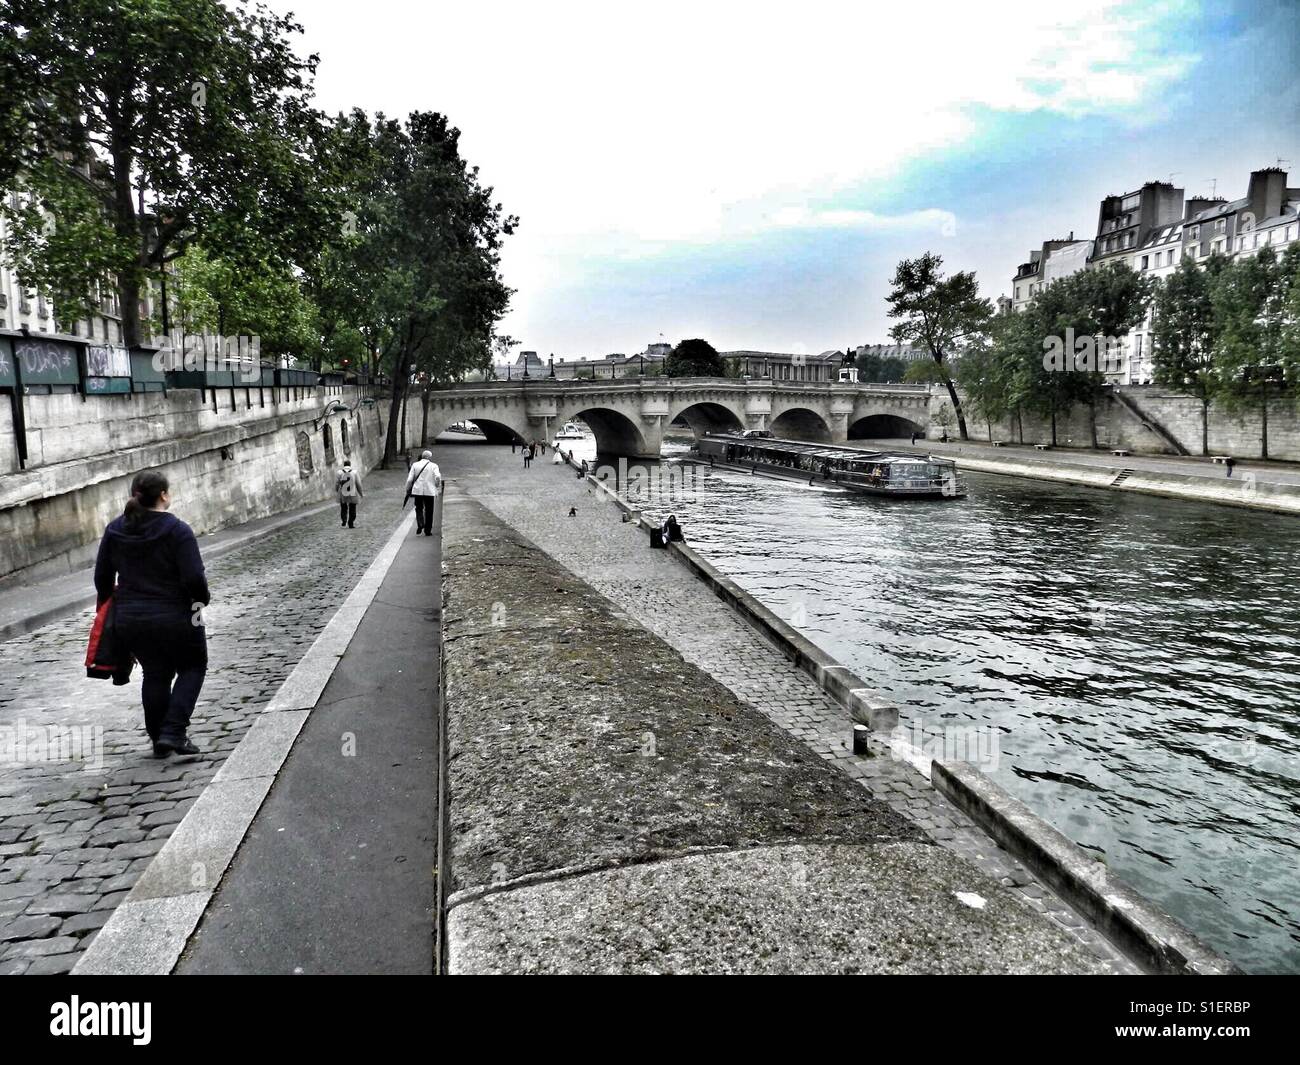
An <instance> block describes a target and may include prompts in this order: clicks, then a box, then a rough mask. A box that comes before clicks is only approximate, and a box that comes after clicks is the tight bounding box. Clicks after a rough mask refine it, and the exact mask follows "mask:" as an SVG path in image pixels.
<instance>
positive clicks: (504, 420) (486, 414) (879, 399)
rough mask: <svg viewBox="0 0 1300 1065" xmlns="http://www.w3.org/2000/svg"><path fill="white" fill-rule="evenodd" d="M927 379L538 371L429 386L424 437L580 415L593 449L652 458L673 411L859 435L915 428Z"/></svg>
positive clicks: (798, 432)
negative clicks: (557, 374)
mask: <svg viewBox="0 0 1300 1065" xmlns="http://www.w3.org/2000/svg"><path fill="white" fill-rule="evenodd" d="M930 398H931V397H930V389H929V387H928V386H927V385H856V384H852V385H851V384H838V383H828V382H817V383H813V382H799V381H772V380H768V379H763V380H753V379H751V380H743V379H742V380H737V379H734V378H728V377H680V378H672V377H637V378H614V379H612V380H608V381H592V380H576V381H574V380H567V381H558V380H553V379H551V378H543V377H539V378H536V379H534V380H524V381H491V382H487V383H485V384H473V385H457V386H454V387H452V388H447V389H440V390H436V391H434V392H432V393H431V394H430V399H429V420H428V436H429V438H430V439H432V438H433V437H435V436H436V435H437V434H438V433H440V432H442V431H443V430H444V429H445V428H446V427H447V426H449V425H451V424H452V423H453V422H458V421H470V422H473V423H474V424H475V425H477V426H478V427H479V428H480V429H482V430H483V432H484V434H485V435H486V436H487V438H488V439H489V440H490V441H494V442H500V443H504V442H509V441H510V440H535V439H538V440H540V439H545V440H551V439H554V436H555V433H556V432H558V431H559V429H560V427H561V426H563V424H564V423H565V422H566V421H571V420H573V419H577V418H581V419H582V420H583V421H584V422H586V424H587V425H588V426H589V427H590V428H591V430H592V432H593V433H594V434H595V436H596V446H597V449H598V450H599V451H600V452H601V453H602V454H609V455H625V456H627V457H629V458H656V457H658V455H659V447H660V444H661V443H662V442H663V434H664V430H665V429H666V428H667V427H668V425H670V424H671V423H673V422H674V421H677V420H678V419H679V418H680V419H681V420H682V421H684V422H685V423H686V424H687V425H689V426H690V428H691V429H692V431H693V432H694V433H695V435H696V436H697V437H698V436H699V435H700V434H702V433H708V432H722V431H727V430H740V429H770V430H772V432H773V433H775V434H776V435H777V436H779V437H784V438H787V439H791V440H817V441H827V442H840V441H844V440H848V439H852V438H859V437H902V436H908V435H910V434H911V433H913V432H915V433H919V434H922V435H924V434H925V433H926V432H927V430H928V429H929V427H930Z"/></svg>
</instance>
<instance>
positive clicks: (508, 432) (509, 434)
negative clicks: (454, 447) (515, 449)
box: [433, 414, 525, 444]
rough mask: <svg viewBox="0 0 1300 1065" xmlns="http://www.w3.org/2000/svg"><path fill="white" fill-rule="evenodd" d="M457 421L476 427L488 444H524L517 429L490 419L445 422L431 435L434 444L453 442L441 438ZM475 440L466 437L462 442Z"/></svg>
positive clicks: (454, 419)
mask: <svg viewBox="0 0 1300 1065" xmlns="http://www.w3.org/2000/svg"><path fill="white" fill-rule="evenodd" d="M443 417H446V415H445V414H444V415H443ZM459 421H466V422H469V423H470V424H471V425H477V426H478V427H479V428H480V429H482V430H483V440H484V441H485V442H486V443H489V444H511V443H514V444H522V443H524V442H525V441H524V436H523V434H522V433H520V432H519V430H518V429H516V428H514V427H513V426H511V425H507V424H506V423H505V422H499V421H495V420H494V419H492V418H452V419H451V421H449V422H447V423H446V424H445V425H444V426H443V427H442V428H441V429H439V430H438V431H437V432H435V433H434V434H433V440H434V442H436V443H439V444H450V443H453V442H455V441H452V440H450V439H448V438H447V437H445V436H443V434H444V433H446V432H447V430H448V429H449V428H451V426H453V425H454V424H455V423H456V422H459ZM452 435H454V434H452ZM476 439H477V438H475V437H472V436H467V437H466V438H465V441H464V442H465V443H470V442H474V441H476Z"/></svg>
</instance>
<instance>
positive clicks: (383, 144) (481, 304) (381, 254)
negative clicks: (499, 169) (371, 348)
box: [351, 112, 518, 467]
mask: <svg viewBox="0 0 1300 1065" xmlns="http://www.w3.org/2000/svg"><path fill="white" fill-rule="evenodd" d="M370 136H371V137H372V139H373V145H374V153H375V156H376V158H377V160H378V162H377V164H376V166H375V168H374V180H373V183H372V187H371V188H370V190H369V195H368V196H367V198H366V200H365V201H364V202H363V203H361V204H359V205H358V210H357V212H356V213H357V217H358V236H359V239H358V241H357V244H356V246H355V248H353V249H352V252H351V256H352V257H351V264H352V266H353V268H354V269H355V270H356V271H357V275H358V277H360V278H361V279H363V281H364V284H365V285H366V287H367V290H368V292H369V294H370V296H369V300H368V303H367V316H368V318H369V321H368V322H367V323H366V325H365V326H364V327H363V328H364V330H365V331H366V332H367V336H368V339H369V340H370V341H371V342H372V343H373V344H375V345H376V348H375V350H376V351H378V352H379V355H378V360H379V362H380V364H381V365H384V366H387V367H391V372H392V382H393V384H392V389H393V391H392V400H391V407H390V412H389V419H388V433H387V437H386V439H385V442H384V458H383V465H384V466H385V467H387V465H388V464H389V463H390V462H391V461H392V460H393V459H394V457H395V456H396V455H397V453H398V431H399V426H400V423H401V419H400V415H401V411H402V410H403V409H404V403H405V400H406V397H407V396H408V394H409V392H410V387H411V385H412V384H414V383H417V382H418V383H420V384H421V385H422V386H423V390H424V392H425V395H424V399H425V401H426V403H427V399H428V396H427V390H428V388H430V387H432V386H433V385H435V384H437V383H440V382H446V381H451V380H454V379H455V378H456V377H457V375H459V374H463V373H464V372H465V371H467V370H471V369H474V368H476V367H480V366H482V365H484V363H485V362H487V361H488V360H489V359H490V357H491V354H490V353H491V346H490V345H491V340H492V335H493V329H494V326H495V324H496V322H497V321H498V320H499V319H500V318H501V316H502V315H503V314H504V313H505V311H506V307H507V306H508V304H509V302H510V296H511V290H510V289H509V288H507V287H506V285H505V284H504V283H503V282H502V280H501V277H500V269H499V267H500V248H501V241H502V238H503V237H504V236H506V235H508V234H510V233H513V232H514V229H515V227H516V226H517V225H518V219H516V218H515V217H514V216H503V215H502V208H501V205H500V204H497V203H494V202H493V200H492V189H491V188H490V187H485V186H483V185H481V184H480V183H479V180H478V170H477V168H471V167H470V166H469V165H468V164H467V163H466V162H465V160H464V159H463V158H462V157H461V155H460V131H459V130H458V129H456V128H455V127H453V126H451V125H450V124H449V123H448V122H447V119H446V117H445V116H443V115H440V114H436V113H434V112H413V113H412V114H411V115H410V116H408V118H407V120H406V123H405V124H404V125H403V124H402V123H401V122H398V121H395V120H390V119H385V118H384V116H382V115H379V116H377V118H376V120H375V123H374V125H373V128H372V129H371V132H370Z"/></svg>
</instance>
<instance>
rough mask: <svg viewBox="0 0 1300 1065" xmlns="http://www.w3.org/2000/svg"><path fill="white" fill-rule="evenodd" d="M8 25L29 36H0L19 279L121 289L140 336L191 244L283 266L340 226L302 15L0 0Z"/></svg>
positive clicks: (77, 288) (126, 329) (164, 4)
mask: <svg viewBox="0 0 1300 1065" xmlns="http://www.w3.org/2000/svg"><path fill="white" fill-rule="evenodd" d="M0 23H4V24H6V29H7V34H12V37H13V39H16V40H18V41H20V42H21V43H20V45H19V46H18V47H17V48H13V47H8V48H4V49H0V62H3V63H4V64H5V67H6V69H5V71H4V73H3V74H0V84H2V85H4V86H5V87H6V90H7V92H9V91H12V92H16V93H17V94H18V95H17V96H15V97H7V98H6V100H5V103H4V104H3V105H0V158H4V159H6V160H8V163H7V168H8V169H9V170H10V171H11V174H10V176H11V177H13V176H14V175H15V174H16V177H17V180H19V181H20V182H21V184H22V186H23V188H24V189H25V190H26V191H27V192H28V193H29V194H30V196H31V202H30V203H29V204H25V205H24V206H23V207H22V208H21V213H23V214H25V215H26V221H25V222H22V221H20V222H19V224H18V225H16V226H15V234H14V238H13V240H11V242H10V248H9V249H8V251H9V254H10V257H11V260H12V264H13V266H14V268H15V270H16V272H17V273H18V275H19V277H20V279H21V280H22V282H23V283H24V284H26V285H28V286H31V287H41V288H47V289H49V290H51V291H53V292H54V293H55V294H56V295H57V296H58V297H60V298H63V299H66V300H69V301H70V302H71V303H72V304H74V305H76V306H84V305H86V304H87V303H88V302H89V301H90V300H91V299H92V298H93V297H94V295H95V291H94V288H95V284H94V283H96V282H97V283H98V284H101V285H103V286H105V287H112V286H114V285H115V286H116V288H117V290H118V294H119V298H120V304H121V313H122V328H123V333H124V336H125V340H126V343H127V344H135V343H138V342H139V340H140V299H139V297H140V292H141V289H142V286H143V284H144V280H145V278H146V276H147V275H149V274H151V273H153V272H155V271H158V270H161V269H162V268H163V266H164V265H165V264H166V263H168V262H170V261H172V260H174V259H176V258H177V257H179V256H181V255H183V254H184V252H185V250H186V248H187V247H189V246H190V245H191V244H194V243H196V242H199V241H202V242H203V243H204V245H205V246H206V248H207V250H208V253H209V254H210V255H212V256H214V257H218V258H224V259H226V260H228V261H231V262H247V263H271V264H277V265H287V264H290V263H292V262H294V261H298V260H301V259H303V258H306V257H307V256H308V255H309V254H310V249H312V248H313V247H314V246H315V245H316V243H317V241H318V240H319V238H320V234H321V233H322V232H325V231H327V230H330V229H332V228H333V226H332V222H331V219H332V216H333V211H334V207H335V203H334V200H333V199H332V197H331V196H330V195H329V190H328V188H327V187H326V183H324V182H323V180H322V179H323V178H324V177H327V176H328V175H329V173H330V172H331V168H330V167H329V166H327V165H326V166H322V165H321V160H320V152H319V151H318V149H319V148H320V139H321V133H322V129H321V126H320V122H319V115H318V114H317V112H315V111H314V110H313V109H312V108H311V106H310V96H311V88H310V81H311V77H312V75H313V74H314V72H315V67H316V58H315V57H314V56H311V57H309V58H307V59H305V60H304V59H299V58H298V57H297V56H296V55H295V53H294V51H293V47H292V41H291V38H292V37H293V36H295V35H296V34H298V33H300V32H301V27H300V26H298V25H297V24H296V23H294V22H293V21H292V19H291V18H289V17H281V16H278V15H275V14H272V13H271V12H269V11H268V10H267V9H265V8H263V7H261V6H258V7H256V8H253V9H252V10H249V9H247V8H243V7H240V8H230V7H227V6H225V5H224V4H222V3H220V2H218V0H149V2H147V3H145V2H140V0H61V2H58V3H50V2H49V0H0ZM38 212H39V213H43V214H45V215H48V216H49V217H51V218H52V219H53V223H54V225H53V229H52V230H50V229H49V227H48V226H40V225H34V224H32V221H33V217H34V215H35V214H36V213H38ZM65 241H74V242H75V243H76V245H77V246H79V247H80V249H81V259H82V260H84V261H76V260H74V259H70V258H69V256H68V255H67V254H66V253H63V252H61V251H60V245H61V243H63V242H65ZM91 275H93V276H91Z"/></svg>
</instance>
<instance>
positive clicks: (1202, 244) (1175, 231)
mask: <svg viewBox="0 0 1300 1065" xmlns="http://www.w3.org/2000/svg"><path fill="white" fill-rule="evenodd" d="M1071 236H1073V234H1071ZM1297 240H1300V189H1296V188H1288V187H1287V173H1286V171H1284V170H1281V169H1279V168H1277V167H1266V168H1264V169H1262V170H1256V171H1254V172H1252V173H1251V175H1250V181H1249V183H1248V185H1247V189H1246V195H1245V196H1242V197H1240V198H1239V199H1235V200H1228V199H1226V198H1224V197H1205V196H1193V197H1190V198H1186V199H1185V198H1184V190H1183V189H1180V188H1176V187H1175V186H1173V185H1172V184H1171V183H1169V182H1163V181H1149V182H1147V183H1146V184H1145V185H1143V186H1142V187H1141V188H1139V189H1136V190H1134V191H1132V192H1126V193H1123V194H1122V195H1113V196H1107V197H1105V198H1104V199H1103V200H1102V201H1101V204H1100V207H1099V210H1098V216H1097V235H1096V236H1095V237H1094V238H1093V239H1092V240H1091V241H1073V240H1071V241H1046V242H1045V243H1044V244H1043V246H1042V248H1041V249H1039V250H1037V251H1034V252H1031V253H1030V260H1029V261H1028V262H1026V263H1022V264H1021V265H1020V267H1019V268H1018V269H1017V271H1016V274H1015V276H1014V277H1013V278H1012V296H1011V297H1006V296H1003V297H1000V298H999V301H998V306H999V309H1000V310H1003V311H1007V310H1011V311H1019V310H1021V309H1022V308H1023V307H1024V306H1025V305H1026V304H1027V303H1028V302H1029V301H1030V300H1031V299H1033V297H1034V296H1036V295H1037V294H1038V293H1039V292H1041V291H1042V290H1043V288H1044V287H1045V286H1047V285H1049V284H1051V282H1052V281H1053V280H1055V279H1057V278H1059V277H1065V276H1068V275H1069V274H1071V273H1074V272H1075V271H1077V270H1080V269H1096V268H1098V267H1102V266H1107V265H1110V264H1113V263H1122V264H1125V265H1127V266H1129V267H1131V268H1132V269H1133V270H1135V271H1137V272H1138V273H1141V274H1144V275H1146V276H1149V277H1155V278H1158V279H1159V278H1164V277H1167V276H1168V275H1169V274H1170V273H1172V272H1173V271H1174V270H1176V269H1177V268H1178V265H1179V263H1180V262H1182V260H1183V258H1184V257H1190V258H1191V259H1192V260H1193V261H1194V262H1197V263H1203V262H1204V261H1205V260H1206V259H1208V258H1209V257H1210V256H1211V255H1214V254H1216V253H1217V254H1220V255H1226V256H1229V257H1235V256H1238V255H1254V254H1257V253H1258V251H1259V250H1260V249H1261V248H1263V247H1272V248H1273V249H1274V251H1276V252H1277V253H1278V254H1279V255H1280V254H1282V253H1283V252H1284V251H1285V250H1286V248H1287V247H1289V246H1290V245H1292V244H1294V243H1295V242H1296V241H1297ZM1154 372H1155V367H1154V364H1153V361H1152V358H1151V313H1150V312H1148V314H1147V318H1146V321H1144V322H1142V323H1141V324H1140V325H1138V326H1137V327H1136V328H1135V329H1134V330H1133V331H1132V332H1131V333H1130V334H1129V335H1128V337H1127V338H1126V340H1125V357H1124V359H1123V362H1122V365H1121V368H1120V369H1119V370H1118V371H1117V372H1116V373H1113V374H1109V375H1108V377H1109V379H1110V380H1111V381H1112V382H1113V383H1116V384H1150V383H1151V381H1152V379H1153V377H1154Z"/></svg>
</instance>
